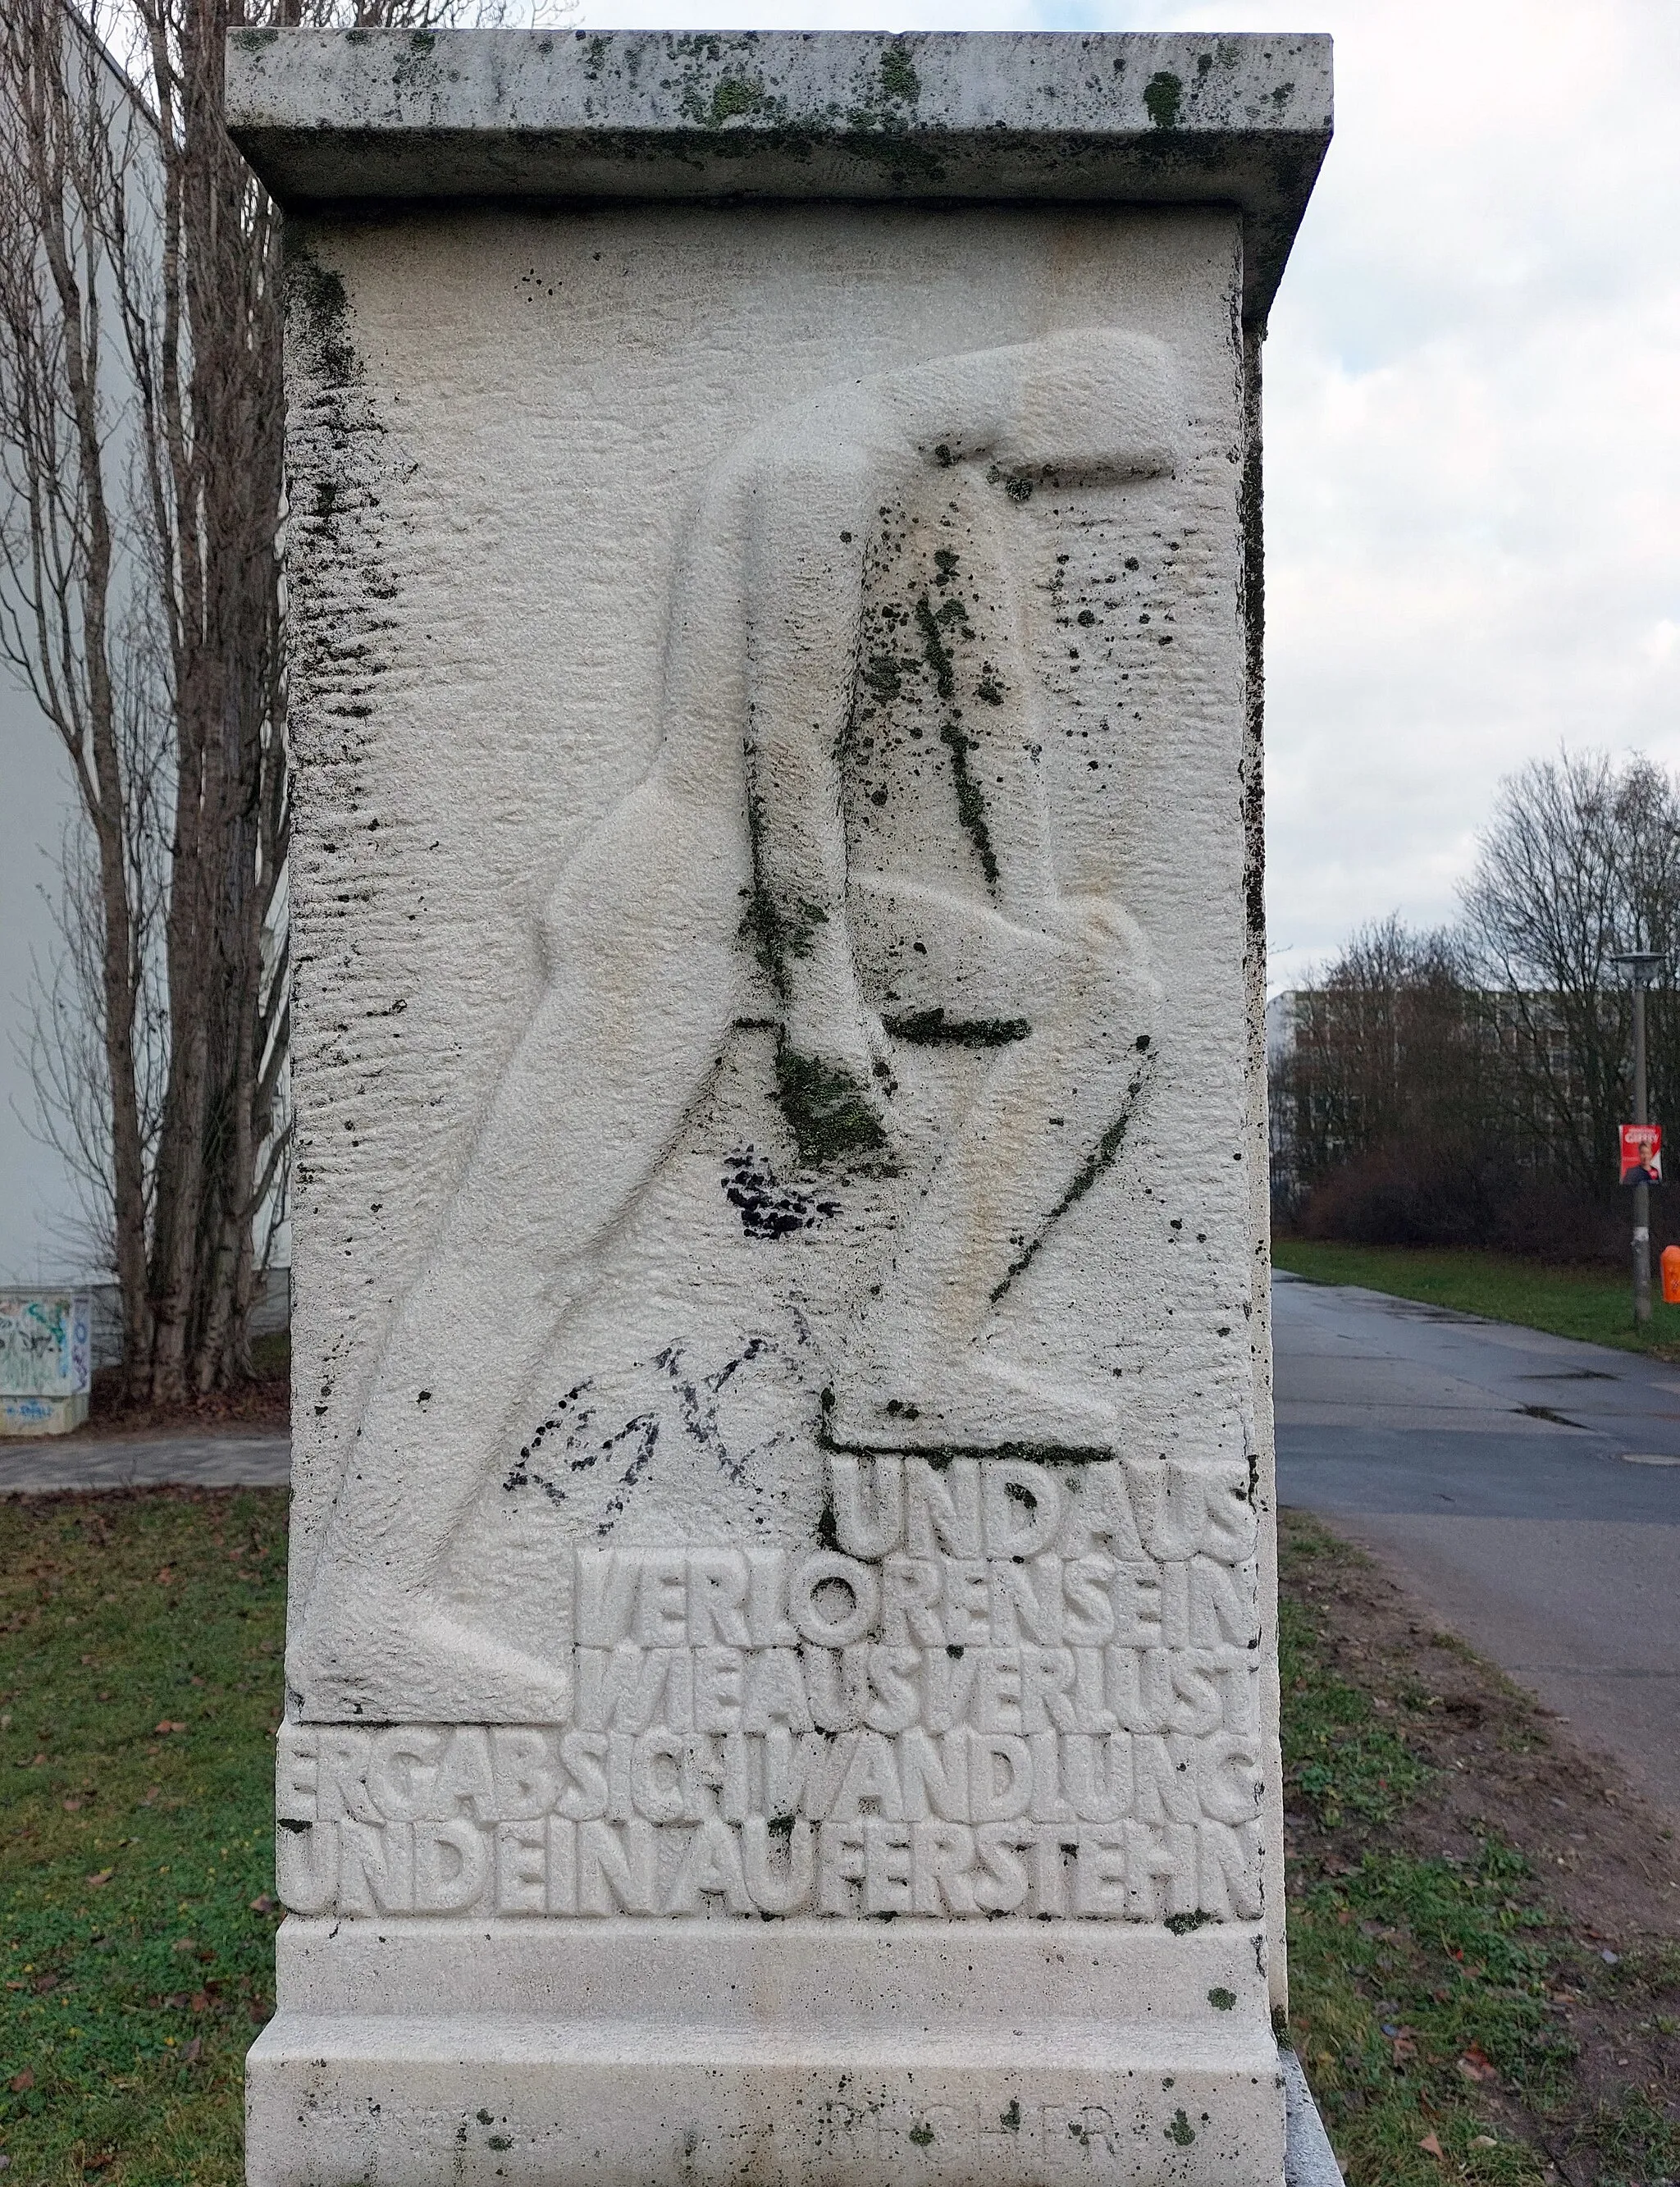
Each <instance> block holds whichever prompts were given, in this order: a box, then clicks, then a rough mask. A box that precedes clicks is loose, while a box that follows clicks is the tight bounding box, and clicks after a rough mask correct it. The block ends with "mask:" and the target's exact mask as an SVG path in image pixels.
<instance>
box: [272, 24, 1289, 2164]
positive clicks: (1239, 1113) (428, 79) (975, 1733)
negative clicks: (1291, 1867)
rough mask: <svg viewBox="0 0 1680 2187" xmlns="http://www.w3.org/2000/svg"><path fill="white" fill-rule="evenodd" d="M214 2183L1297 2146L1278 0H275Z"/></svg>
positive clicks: (1284, 226) (1284, 53) (1262, 2156)
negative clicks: (274, 1333) (244, 1948)
mask: <svg viewBox="0 0 1680 2187" xmlns="http://www.w3.org/2000/svg"><path fill="white" fill-rule="evenodd" d="M229 97H230V107H231V110H232V112H233V126H234V131H235V134H236V136H237V137H238V138H239V141H240V142H241V143H242V144H244V146H245V148H246V149H247V150H248V152H249V153H250V155H251V157H252V158H253V160H255V162H256V165H257V167H258V169H259V171H260V172H261V173H262V174H263V176H264V177H265V178H266V179H267V181H268V182H269V183H270V185H271V187H273V188H274V189H275V190H276V191H277V193H278V194H279V195H280V196H281V197H282V199H283V200H284V201H285V202H286V204H287V205H288V208H289V224H288V227H289V245H290V267H291V278H290V288H291V295H290V302H289V329H288V337H287V339H288V368H289V405H290V411H289V451H290V457H289V460H290V483H289V508H290V516H289V587H290V601H291V613H292V618H293V683H292V689H293V736H294V740H295V752H296V757H297V763H298V789H297V825H296V832H295V846H294V856H293V883H292V894H293V903H294V915H295V920H296V940H295V959H296V962H297V965H298V975H297V984H298V993H297V1002H296V1012H295V1020H296V1026H297V1031H296V1034H295V1094H296V1100H297V1108H298V1117H299V1134H300V1137H299V1162H298V1189H299V1204H298V1206H297V1210H296V1217H295V1240H296V1242H295V1319H294V1346H295V1358H296V1360H297V1362H298V1367H297V1386H296V1393H295V1394H296V1404H295V1417H296V1419H297V1420H298V1423H299V1426H298V1431H297V1458H296V1481H297V1494H296V1504H295V1527H294V1538H293V1542H294V1546H293V1558H294V1562H293V1573H292V1617H291V1631H290V1639H289V1652H288V1659H287V1678H288V1685H289V1701H288V1713H287V1722H286V1723H285V1726H284V1729H283V1731H282V1734H281V1739H280V1752H279V1805H278V1816H279V1823H280V1829H279V1832H278V1843H279V1872H280V1885H281V1889H282V1892H283V1896H284V1899H285V1901H286V1903H287V1905H288V1906H289V1909H292V1910H291V1912H290V1914H289V1919H288V1920H287V1922H286V1923H285V1925H284V1927H283V1929H282V1931H281V1937H280V1963H279V1974H278V2008H279V2009H278V2014H277V2016H276V2018H275V2019H274V2021H273V2022H272V2024H271V2025H270V2027H268V2029H267V2031H266V2032H264V2034H263V2036H262V2037H261V2039H260V2040H259V2042H258V2043H257V2044H256V2048H255V2049H254V2050H253V2052H252V2054H251V2060H250V2117H251V2130H250V2176H251V2178H252V2179H253V2180H254V2181H258V2182H264V2183H267V2182H275V2183H278V2182H288V2183H296V2184H297V2187H302V2183H304V2182H312V2183H313V2182H329V2181H337V2180H346V2181H348V2180H351V2179H366V2178H370V2177H379V2178H389V2179H401V2180H402V2181H404V2182H409V2181H416V2182H419V2181H427V2182H430V2181H434V2180H435V2181H437V2182H440V2183H441V2182H443V2181H446V2180H447V2181H451V2182H453V2181H457V2180H480V2179H482V2180H485V2181H490V2180H492V2179H502V2178H505V2179H523V2180H527V2181H531V2182H537V2181H542V2182H570V2181H572V2180H579V2181H581V2180H583V2179H588V2180H590V2181H591V2182H592V2183H593V2182H600V2183H605V2184H606V2187H615V2183H622V2187H664V2183H667V2182H669V2183H671V2184H672V2187H675V2183H677V2181H679V2180H681V2181H684V2182H688V2181H694V2182H706V2183H710V2182H714V2181H715V2182H717V2183H720V2187H721V2183H722V2182H725V2181H728V2182H742V2183H746V2182H751V2183H761V2187H773V2183H780V2182H784V2181H786V2182H794V2181H809V2182H812V2183H817V2182H823V2183H828V2182H833V2183H835V2187H841V2183H847V2184H848V2187H849V2183H853V2182H856V2183H857V2187H874V2183H883V2187H885V2183H889V2182H893V2183H896V2182H898V2181H901V2180H904V2181H910V2180H928V2181H930V2182H931V2181H947V2182H950V2183H952V2187H956V2183H958V2182H962V2183H963V2187H984V2183H986V2182H990V2181H992V2180H994V2179H995V2180H997V2181H999V2182H1003V2181H1009V2182H1019V2183H1020V2187H1028V2183H1037V2182H1040V2181H1043V2180H1047V2179H1053V2178H1059V2177H1062V2176H1064V2175H1065V2174H1070V2173H1091V2174H1092V2175H1093V2176H1095V2177H1098V2178H1101V2179H1111V2180H1124V2181H1129V2182H1137V2183H1155V2182H1166V2181H1167V2180H1172V2181H1183V2182H1202V2181H1208V2182H1211V2181H1214V2180H1220V2181H1228V2182H1233V2183H1234V2182H1238V2181H1241V2182H1244V2183H1250V2182H1252V2183H1262V2182H1263V2183H1266V2187H1277V2183H1278V2182H1279V2181H1280V2180H1281V2179H1282V2173H1283V2139H1284V2099H1283V2094H1282V2089H1281V2086H1280V2082H1279V2077H1278V2060H1277V2053H1276V2050H1275V2047H1274V2045H1273V2039H1272V2035H1271V2026H1270V2014H1271V2010H1272V2007H1273V2004H1274V2003H1276V2002H1278V2000H1279V1999H1280V1998H1281V1986H1282V1980H1283V1964H1282V1936H1281V1926H1280V1925H1281V1891H1280V1888H1279V1883H1280V1876H1281V1847H1280V1830H1279V1805H1278V1767H1277V1752H1276V1729H1275V1727H1276V1680H1275V1634H1274V1629H1273V1607H1272V1605H1273V1578H1272V1563H1271V1539H1272V1496H1271V1436H1270V1410H1269V1391H1268V1384H1267V1373H1268V1358H1269V1351H1268V1337H1267V1296H1266V1283H1265V1273H1266V1257H1265V1228H1264V1225H1265V1206H1266V1183H1267V1172H1266V1141H1265V1133H1264V1112H1263V1077H1262V1072H1261V1049H1260V1041H1259V1035H1260V1021H1259V1011H1260V1005H1261V973H1262V969H1263V935H1262V933H1261V928H1260V923H1259V919H1260V910H1259V906H1260V867H1259V859H1260V784H1259V772H1258V746H1257V739H1258V727H1259V654H1258V639H1259V632H1258V580H1259V561H1258V556H1259V541H1258V508H1259V448H1258V431H1257V428H1258V383H1257V357H1258V336H1259V331H1260V325H1261V319H1262V318H1263V314H1264V312H1265V310H1266V307H1267V304H1268V302H1269V300H1270V296H1271V295H1272V292H1273V289H1274V287H1275V284H1276V282H1277V279H1278V274H1279V272H1280V270H1281V267H1282V263H1283V259H1284V254H1285V252H1286V250H1287V248H1288V244H1289V238H1290V236H1291V234H1292V233H1293V230H1294V228H1295V222H1297V220H1298V219H1299V216H1300V214H1301V210H1302V207H1303V205H1304V203H1305V199H1306V192H1307V190H1308V188H1310V186H1311V183H1312V176H1313V174H1314V172H1315V171H1316V167H1317V164H1318V160H1319V158H1320V157H1321V155H1322V153H1323V147H1324V143H1325V141H1326V138H1327V134H1328V128H1329V55H1328V45H1327V42H1325V41H1323V40H1318V39H1302V38H1279V39H1265V38H1228V39H1224V38H1222V39H1215V38H1211V37H1210V38H1204V39H1183V38H1157V37H972V38H953V37H926V38H918V37H909V38H902V39H891V38H885V37H851V36H845V37H840V36H824V37H793V36H786V37H784V36H774V37H770V36H766V37H674V36H673V37H660V36H641V35H632V34H628V33H621V34H610V35H586V36H582V37H572V36H571V35H570V34H566V35H560V34H553V35H550V34H539V33H502V32H496V33H488V32H486V33H480V32H474V33H458V34H442V35H438V36H435V37H432V36H424V37H413V38H410V37H407V36H386V35H382V34H362V33H353V32H352V33H345V34H342V35H339V34H316V33H306V32H301V31H299V32H279V33H263V34H258V35H251V36H248V37H236V38H235V39H234V41H233V44H232V47H231V48H230V94H229Z"/></svg>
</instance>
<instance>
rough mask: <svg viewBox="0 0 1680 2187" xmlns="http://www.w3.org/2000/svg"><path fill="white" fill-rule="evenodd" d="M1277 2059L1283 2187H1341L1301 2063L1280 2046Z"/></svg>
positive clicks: (1334, 2157)
mask: <svg viewBox="0 0 1680 2187" xmlns="http://www.w3.org/2000/svg"><path fill="white" fill-rule="evenodd" d="M1278 2057H1279V2059H1280V2060H1281V2061H1282V2064H1283V2068H1284V2122H1285V2123H1284V2187H1343V2181H1342V2176H1341V2167H1340V2164H1339V2163H1338V2162H1336V2153H1335V2151H1334V2149H1332V2148H1331V2146H1330V2137H1329V2134H1327V2133H1326V2132H1325V2131H1324V2122H1323V2119H1322V2118H1321V2117H1319V2116H1318V2105H1317V2104H1316V2103H1315V2102H1314V2101H1313V2097H1312V2089H1311V2088H1310V2087H1309V2085H1308V2083H1307V2078H1306V2072H1305V2070H1304V2068H1303V2067H1302V2066H1301V2061H1300V2059H1299V2058H1298V2057H1297V2056H1296V2055H1295V2052H1294V2051H1293V2050H1286V2049H1284V2048H1283V2046H1282V2045H1281V2044H1279V2046H1278Z"/></svg>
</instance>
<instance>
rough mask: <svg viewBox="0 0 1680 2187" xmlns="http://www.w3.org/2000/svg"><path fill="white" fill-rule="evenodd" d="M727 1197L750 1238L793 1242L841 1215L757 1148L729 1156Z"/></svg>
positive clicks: (725, 1168)
mask: <svg viewBox="0 0 1680 2187" xmlns="http://www.w3.org/2000/svg"><path fill="white" fill-rule="evenodd" d="M723 1196H724V1198H725V1199H726V1200H728V1202H729V1205H730V1206H732V1207H733V1208H737V1209H739V1212H740V1217H741V1228H742V1229H743V1230H744V1232H745V1233H746V1234H747V1236H748V1237H749V1238H790V1237H792V1236H793V1235H794V1234H795V1232H796V1231H800V1230H814V1229H816V1228H818V1225H819V1224H820V1223H824V1222H826V1221H827V1220H828V1219H829V1217H830V1216H834V1215H838V1214H839V1213H840V1202H839V1200H818V1199H817V1198H816V1197H815V1196H814V1195H812V1194H811V1193H808V1192H801V1190H800V1189H799V1188H798V1187H797V1186H796V1185H791V1184H784V1183H781V1181H780V1180H779V1179H778V1178H777V1177H776V1176H775V1175H774V1174H773V1172H772V1170H771V1168H770V1166H769V1164H768V1163H767V1162H766V1161H763V1160H762V1159H761V1156H760V1155H759V1154H758V1152H757V1150H756V1149H755V1148H753V1147H740V1148H738V1149H737V1150H736V1151H735V1152H734V1153H733V1154H731V1155H728V1156H726V1158H725V1160H724V1164H723ZM732 1371H733V1370H732Z"/></svg>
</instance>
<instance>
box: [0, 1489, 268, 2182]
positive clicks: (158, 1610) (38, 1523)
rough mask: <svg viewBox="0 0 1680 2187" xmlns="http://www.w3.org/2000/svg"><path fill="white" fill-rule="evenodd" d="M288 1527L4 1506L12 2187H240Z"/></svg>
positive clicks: (0, 1707) (2, 1971) (1, 1744)
mask: <svg viewBox="0 0 1680 2187" xmlns="http://www.w3.org/2000/svg"><path fill="white" fill-rule="evenodd" d="M285 1511H286V1498H285V1495H284V1492H280V1491H265V1492H257V1493H223V1494H215V1493H199V1494H197V1495H193V1496H189V1495H188V1494H185V1493H151V1494H146V1495H138V1496H132V1497H123V1498H111V1497H100V1498H53V1499H50V1500H48V1499H38V1500H37V1499H30V1500H28V1501H25V1500H21V1499H19V1498H0V1976H3V1979H4V1983H5V1987H3V1988H0V2061H3V2077H0V2150H3V2154H4V2155H5V2156H6V2157H7V2158H8V2160H9V2162H8V2167H7V2171H6V2187H13V2183H14V2182H18V2183H20V2187H21V2183H25V2182H26V2183H30V2187H34V2183H37V2182H51V2183H53V2187H61V2184H62V2183H69V2182H71V2181H76V2182H81V2181H84V2180H86V2179H110V2180H113V2181H115V2180H121V2182H122V2183H124V2187H165V2183H171V2187H172V2183H177V2182H179V2183H185V2182H193V2183H195V2187H234V2183H236V2182H237V2181H239V2179H240V2178H241V2177H242V2173H243V2154H242V2139H243V2137H242V2134H241V2093H240V2091H241V2086H242V2078H243V2063H244V2052H245V2050H246V2049H247V2048H248V2047H249V2044H250V2040H251V2038H252V2036H253V2035H254V2033H255V2032H256V2029H257V2027H260V2026H261V2024H262V2022H263V2021H264V2020H265V2019H267V2016H268V2013H269V2012H270V2010H272V1990H273V1931H274V1927H275V1924H276V1920H277V1919H278V1914H277V1913H276V1911H275V1910H274V1909H273V1908H272V1905H271V1903H270V1901H269V1898H268V1894H269V1893H270V1892H272V1890H273V1860H272V1825H271V1823H270V1814H271V1800H270V1778H271V1768H272V1763H271V1756H272V1753H273V1746H272V1744H271V1740H272V1734H273V1728H274V1726H275V1724H276V1723H277V1722H278V1710H279V1703H280V1697H281V1695H280V1639H281V1632H282V1624H283V1615H284V1549H285ZM162 1724H168V1725H171V1726H178V1727H181V1728H180V1729H170V1730H159V1729H157V1728H156V1727H158V1726H160V1725H162ZM253 1902H256V1904H255V1905H254V1904H253Z"/></svg>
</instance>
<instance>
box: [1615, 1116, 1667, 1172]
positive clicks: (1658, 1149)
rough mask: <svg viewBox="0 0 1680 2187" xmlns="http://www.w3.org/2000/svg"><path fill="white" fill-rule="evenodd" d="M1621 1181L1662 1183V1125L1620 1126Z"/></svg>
mask: <svg viewBox="0 0 1680 2187" xmlns="http://www.w3.org/2000/svg"><path fill="white" fill-rule="evenodd" d="M1621 1181H1622V1183H1624V1184H1660V1183H1662V1126H1661V1125H1660V1124H1624V1125H1623V1126H1622V1127H1621Z"/></svg>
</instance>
